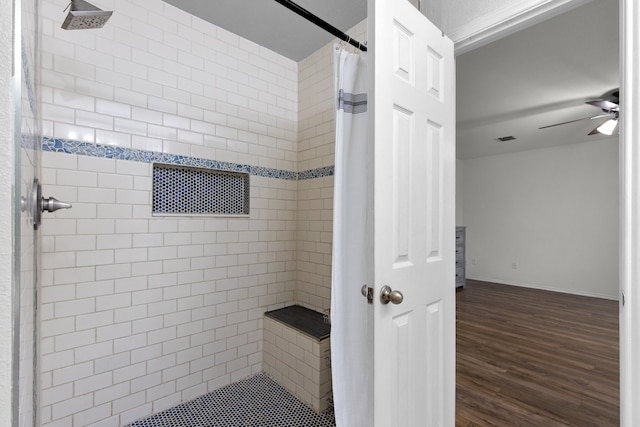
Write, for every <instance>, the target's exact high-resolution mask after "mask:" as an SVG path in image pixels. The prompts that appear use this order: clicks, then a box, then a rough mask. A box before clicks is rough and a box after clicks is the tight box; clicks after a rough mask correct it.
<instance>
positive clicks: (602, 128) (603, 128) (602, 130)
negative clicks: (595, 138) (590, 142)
mask: <svg viewBox="0 0 640 427" xmlns="http://www.w3.org/2000/svg"><path fill="white" fill-rule="evenodd" d="M607 125H608V126H607ZM616 126H618V118H617V117H616V118H615V119H609V120H605V121H604V122H602V123H601V124H599V125H598V127H597V128H595V129H594V130H592V131H591V132H589V133H588V135H590V136H591V135H597V134H602V135H606V136H610V135H613V131H614V129H615V128H616Z"/></svg>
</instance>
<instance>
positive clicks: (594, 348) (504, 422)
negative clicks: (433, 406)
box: [456, 280, 620, 427]
mask: <svg viewBox="0 0 640 427" xmlns="http://www.w3.org/2000/svg"><path fill="white" fill-rule="evenodd" d="M456 300H457V349H456V352H457V364H456V365H457V377H456V426H459V427H484V426H500V427H502V426H509V427H512V426H545V427H547V426H580V427H585V426H603V427H604V426H607V427H609V426H618V425H619V422H620V421H619V412H620V408H619V405H620V403H619V400H620V392H619V389H620V383H619V361H618V360H619V355H618V353H619V350H618V303H617V302H616V301H610V300H605V299H600V298H589V297H582V296H576V295H569V294H562V293H558V292H549V291H542V290H537V289H528V288H522V287H516V286H507V285H501V284H496V283H489V282H480V281H475V280H467V287H466V288H465V289H460V290H458V291H457V294H456Z"/></svg>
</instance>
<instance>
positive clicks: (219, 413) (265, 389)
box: [128, 373, 336, 427]
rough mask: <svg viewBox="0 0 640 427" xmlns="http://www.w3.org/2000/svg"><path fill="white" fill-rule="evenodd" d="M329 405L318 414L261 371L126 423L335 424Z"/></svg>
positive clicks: (195, 426) (189, 426)
mask: <svg viewBox="0 0 640 427" xmlns="http://www.w3.org/2000/svg"><path fill="white" fill-rule="evenodd" d="M335 425H336V424H335V421H334V417H333V410H332V408H329V409H327V410H326V411H324V412H322V413H320V414H317V413H315V412H314V411H313V409H311V408H309V407H308V406H306V405H305V404H303V403H302V402H301V401H299V400H298V399H296V398H295V397H294V396H293V395H292V394H290V393H289V392H287V391H286V390H285V389H284V388H283V387H282V386H280V385H279V384H278V383H276V382H275V381H273V380H272V379H271V378H269V377H268V376H267V375H266V374H264V373H260V374H257V375H254V376H253V377H250V378H248V379H245V380H242V381H239V382H237V383H234V384H230V385H228V386H226V387H222V388H220V389H218V390H216V391H214V392H212V393H209V394H206V395H204V396H200V397H198V398H196V399H194V400H191V401H189V402H185V403H182V404H180V405H178V406H175V407H173V408H171V409H167V410H166V411H163V412H160V413H158V414H156V415H154V416H152V417H149V418H144V419H140V420H138V421H135V422H133V423H131V424H129V426H128V427H335Z"/></svg>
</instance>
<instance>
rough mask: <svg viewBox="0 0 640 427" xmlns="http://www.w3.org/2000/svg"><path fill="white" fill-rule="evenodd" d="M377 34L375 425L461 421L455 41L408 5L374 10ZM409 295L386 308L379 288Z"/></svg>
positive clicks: (390, 3)
mask: <svg viewBox="0 0 640 427" xmlns="http://www.w3.org/2000/svg"><path fill="white" fill-rule="evenodd" d="M369 20H370V22H369V25H370V27H369V39H370V40H371V39H372V37H371V36H372V35H373V57H374V60H373V61H374V62H373V63H374V71H373V80H372V81H373V93H372V95H373V100H374V101H373V110H374V115H373V117H374V119H373V122H372V123H373V124H372V127H373V133H374V136H373V138H374V146H375V154H374V157H375V158H374V175H375V178H374V209H375V211H374V228H375V230H374V239H375V242H374V262H375V265H374V275H375V276H374V283H375V285H374V286H373V287H374V297H375V299H374V304H373V320H372V323H373V346H374V349H373V355H374V361H373V370H374V371H373V375H374V389H373V390H370V393H372V394H373V396H372V397H373V398H372V402H373V405H374V406H373V408H372V414H371V415H370V416H372V417H373V420H372V421H371V422H370V423H369V424H370V425H372V426H376V427H393V426H420V427H427V426H434V427H444V426H453V425H454V421H455V259H454V258H455V226H454V220H455V214H454V212H455V211H454V209H455V206H454V203H455V202H454V201H455V182H454V179H455V178H454V175H455V66H454V55H453V43H452V42H451V40H449V39H448V38H446V37H444V36H443V34H442V33H441V31H440V30H438V29H437V28H436V27H435V26H434V25H433V24H431V22H429V21H428V20H427V19H426V18H425V17H424V16H423V15H422V14H421V13H420V12H419V11H418V10H416V9H415V8H414V7H413V6H412V5H411V4H410V3H409V2H408V1H407V0H372V1H370V2H369ZM385 285H387V286H389V287H391V288H392V289H393V290H394V291H395V290H397V291H400V292H401V293H402V294H403V301H402V302H401V303H399V304H394V303H393V302H392V303H388V304H383V303H382V302H381V301H380V298H379V295H380V290H381V287H383V286H385Z"/></svg>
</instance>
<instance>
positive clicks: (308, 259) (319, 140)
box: [295, 20, 367, 312]
mask: <svg viewBox="0 0 640 427" xmlns="http://www.w3.org/2000/svg"><path fill="white" fill-rule="evenodd" d="M366 32H367V23H366V20H365V21H362V22H361V23H359V24H357V25H355V26H354V27H353V28H351V29H350V30H349V31H348V34H350V35H352V36H353V37H355V38H356V39H359V40H366ZM298 81H299V83H298V141H299V142H298V170H309V169H317V168H322V167H326V166H329V165H330V166H333V164H334V155H335V102H336V101H335V94H334V87H335V83H334V76H333V43H329V44H327V45H326V46H324V47H323V48H321V49H319V50H318V51H316V52H315V53H313V54H312V55H310V56H309V57H307V58H305V59H304V60H302V61H300V62H299V63H298ZM296 211H297V215H298V227H297V233H298V235H297V239H296V241H297V242H298V250H297V261H298V268H297V277H296V278H297V281H296V292H295V299H296V301H297V302H298V303H299V304H301V305H303V306H305V307H308V308H311V309H313V310H316V311H319V312H323V311H324V310H326V309H328V308H329V307H330V306H331V245H332V232H333V176H332V175H331V176H325V177H322V178H317V179H310V180H300V181H299V182H298V204H297V209H296Z"/></svg>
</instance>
